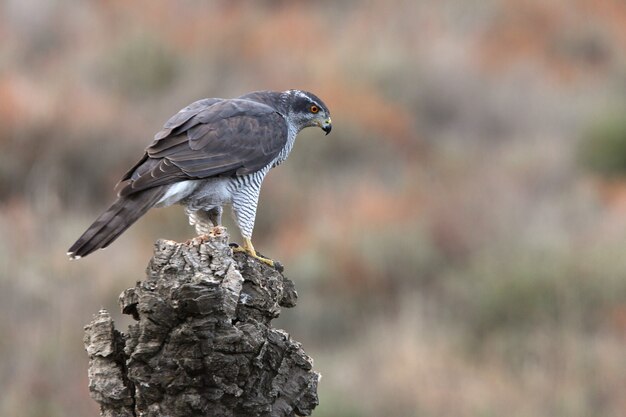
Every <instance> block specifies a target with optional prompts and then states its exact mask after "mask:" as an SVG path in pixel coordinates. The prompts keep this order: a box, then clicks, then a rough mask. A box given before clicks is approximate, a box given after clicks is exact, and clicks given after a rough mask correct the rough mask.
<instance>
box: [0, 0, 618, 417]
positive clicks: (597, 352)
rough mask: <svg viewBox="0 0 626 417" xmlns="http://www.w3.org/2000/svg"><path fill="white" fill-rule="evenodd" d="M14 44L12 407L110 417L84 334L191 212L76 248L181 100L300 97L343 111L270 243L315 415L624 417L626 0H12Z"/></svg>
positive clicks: (5, 309)
mask: <svg viewBox="0 0 626 417" xmlns="http://www.w3.org/2000/svg"><path fill="white" fill-rule="evenodd" d="M0 39H1V40H2V42H0V235H1V236H2V238H1V239H0V317H2V319H0V335H2V337H0V392H2V394H3V395H2V396H0V415H2V416H4V415H7V416H13V415H25V416H33V417H34V416H46V417H48V416H52V417H54V416H66V415H81V416H82V415H96V414H97V409H96V406H95V403H94V402H93V401H91V400H90V399H89V396H88V390H87V375H86V369H87V364H86V355H85V354H84V352H83V347H82V326H83V325H84V324H85V323H87V322H88V321H89V320H90V317H91V314H92V313H94V312H96V310H97V309H98V308H100V307H101V306H102V307H106V308H108V309H109V310H110V311H112V312H113V313H115V312H117V311H118V307H117V305H116V300H117V296H118V294H119V293H120V292H121V291H122V290H123V289H124V288H127V287H128V286H131V285H132V284H133V282H134V281H135V280H136V279H139V278H141V276H142V275H143V271H144V267H145V264H146V262H147V261H148V259H149V257H150V254H151V243H152V242H153V241H154V240H155V239H157V238H160V237H164V238H172V239H179V240H184V239H187V238H189V237H190V236H191V235H192V229H191V228H190V227H189V226H188V225H187V220H186V218H185V216H184V214H183V212H182V210H181V209H180V208H169V209H160V210H154V211H152V212H150V213H149V214H148V215H146V216H145V218H143V219H142V220H140V221H139V222H138V223H137V224H136V225H135V226H133V227H132V228H131V229H130V230H129V231H128V232H126V233H125V234H124V235H123V236H122V237H121V238H120V239H119V240H118V241H116V242H115V243H114V244H113V245H112V246H111V247H110V248H108V249H107V250H106V251H101V252H98V253H95V254H93V255H91V256H89V257H87V258H85V259H82V260H80V261H78V262H72V263H70V262H69V261H68V260H67V259H66V257H65V250H66V249H67V247H69V245H70V244H71V243H72V242H73V240H74V239H75V238H76V237H77V236H78V235H79V234H80V233H81V232H82V231H83V230H84V228H86V227H87V226H88V225H89V223H90V222H91V221H92V220H93V219H94V218H95V217H96V216H97V215H98V214H99V212H100V211H101V210H104V209H105V206H106V204H108V203H110V201H111V200H112V199H113V197H114V191H113V186H114V184H115V183H116V182H117V180H118V179H119V177H120V176H121V175H122V173H123V172H125V170H126V169H127V168H128V167H129V166H130V165H131V164H133V163H134V162H135V161H136V159H137V158H139V157H140V156H141V152H142V150H143V149H144V147H145V146H146V145H147V144H148V143H149V141H150V140H151V137H152V135H153V134H154V133H155V132H156V131H158V130H159V128H160V127H161V125H162V123H163V122H164V121H165V120H167V118H168V117H169V116H170V115H171V114H173V113H174V112H176V111H178V109H180V108H182V107H183V106H185V105H187V104H189V103H190V102H192V101H194V100H197V99H199V98H203V97H214V96H221V97H233V96H237V95H240V94H242V93H245V92H247V91H251V90H255V89H277V90H282V89H287V88H301V89H308V90H311V91H313V92H315V93H316V94H318V95H319V96H320V97H322V98H323V99H324V100H325V102H326V103H327V104H328V106H329V107H330V109H331V112H332V115H333V122H334V128H333V132H332V134H331V135H330V136H328V137H325V136H323V133H322V132H319V131H317V130H313V129H310V130H306V131H304V132H302V134H301V135H300V137H299V139H298V142H297V143H296V145H295V149H294V152H293V154H292V155H291V157H290V158H289V160H288V161H287V162H286V163H285V164H284V165H283V166H281V167H279V168H278V169H277V170H275V171H273V172H272V173H270V175H269V177H268V178H267V180H266V182H265V184H264V189H263V193H262V196H261V203H260V207H259V212H258V217H257V226H256V229H255V236H254V240H255V244H256V246H257V247H258V248H259V249H260V250H261V252H262V253H264V254H266V255H268V256H271V257H273V258H276V259H278V260H280V261H282V262H283V263H284V264H285V265H286V267H287V274H288V275H289V277H290V278H292V279H293V280H294V282H295V283H296V286H297V288H298V291H299V294H300V300H299V305H298V307H297V308H296V309H294V310H292V311H284V313H283V316H282V317H281V318H280V325H281V326H283V327H284V328H285V329H286V330H287V331H289V332H290V333H291V334H292V335H293V336H294V338H296V339H297V340H300V341H302V342H303V344H304V347H305V349H306V350H307V352H308V353H309V354H310V355H311V356H313V357H314V358H315V359H316V363H315V366H316V368H317V369H318V370H320V371H321V373H322V374H323V375H324V378H323V379H322V381H321V384H320V390H321V392H320V398H321V404H320V406H319V409H317V410H316V412H315V414H314V415H316V416H318V417H320V416H335V417H337V416H339V417H356V416H381V415H384V416H390V417H394V416H402V417H407V416H418V415H419V416H455V417H464V416H500V415H513V416H520V417H521V416H538V415H550V416H556V417H558V416H568V417H569V416H587V415H602V416H609V417H611V416H621V415H623V412H624V410H625V409H626V399H625V398H626V397H625V396H624V395H623V387H624V386H626V365H625V364H624V360H623V358H624V348H623V347H624V342H625V340H626V339H625V338H626V284H625V282H626V280H625V279H624V271H626V261H625V260H626V257H624V256H623V253H624V247H625V246H626V237H625V236H626V185H625V183H624V182H623V180H622V177H623V175H622V173H623V170H624V162H623V160H624V155H623V154H624V150H623V149H624V148H625V145H624V143H626V141H625V140H624V137H625V136H624V131H625V130H626V129H625V128H624V123H623V117H621V114H620V113H619V112H617V111H616V110H615V109H620V108H623V107H624V105H625V104H624V99H623V97H624V94H625V92H626V90H625V88H624V72H623V65H624V62H626V51H625V50H624V45H626V4H625V3H624V2H622V1H618V0H581V1H577V2H571V1H566V0H555V1H548V2H547V1H544V0H511V1H500V0H493V1H483V0H469V1H468V0H419V1H404V0H389V1H387V0H386V1H364V2H356V1H349V2H348V1H346V2H329V1H323V2H305V1H261V2H237V1H214V2H199V1H180V2H170V1H165V0H138V1H130V2H129V1H122V0H112V1H107V2H99V1H88V2H85V1H82V2H81V1H77V0H64V1H60V2H48V1H43V0H33V1H29V2H24V1H21V0H7V1H5V2H3V3H1V4H0ZM606 109H613V110H612V111H610V112H608V113H607V110H606ZM616 113H617V114H616ZM615 174H619V175H615ZM229 230H230V232H231V234H232V238H233V240H235V241H237V240H238V239H239V237H238V236H237V232H236V229H235V228H234V227H230V229H229ZM116 319H117V321H118V326H119V327H120V328H122V327H123V325H124V323H127V322H128V318H125V317H122V316H121V315H119V314H118V315H117V316H116Z"/></svg>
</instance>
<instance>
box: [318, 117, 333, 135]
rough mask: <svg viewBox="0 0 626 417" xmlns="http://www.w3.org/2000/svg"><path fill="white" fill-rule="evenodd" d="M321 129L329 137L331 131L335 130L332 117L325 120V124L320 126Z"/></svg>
mask: <svg viewBox="0 0 626 417" xmlns="http://www.w3.org/2000/svg"><path fill="white" fill-rule="evenodd" d="M320 127H321V128H322V130H323V131H324V132H326V135H328V134H329V133H330V131H331V130H333V123H332V120H330V117H328V118H327V119H326V120H324V122H323V123H321V124H320Z"/></svg>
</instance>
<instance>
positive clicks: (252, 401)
mask: <svg viewBox="0 0 626 417" xmlns="http://www.w3.org/2000/svg"><path fill="white" fill-rule="evenodd" d="M296 298H297V293H296V291H295V289H294V286H293V283H292V282H291V281H290V280H289V279H288V278H286V277H285V276H283V275H282V274H281V273H279V272H278V271H276V270H275V269H272V268H270V267H268V266H266V265H264V264H261V263H260V262H258V261H256V260H255V259H253V258H251V257H249V256H247V255H245V254H243V253H235V254H234V256H233V253H232V250H231V248H230V247H229V246H228V236H227V234H226V232H225V230H223V229H222V230H221V231H220V230H218V231H217V232H216V233H215V234H211V235H208V236H205V237H203V238H196V239H193V240H192V241H190V242H187V243H176V242H172V241H167V240H159V241H157V243H156V244H155V251H154V257H153V258H152V259H151V261H150V263H149V264H148V268H147V277H146V279H145V280H144V281H141V282H138V283H137V284H136V286H135V287H134V288H129V289H127V290H126V291H124V292H123V293H122V294H121V295H120V304H121V308H122V312H123V313H125V314H130V315H132V316H133V317H134V318H135V320H136V321H137V322H136V323H134V324H132V325H130V326H129V328H128V330H127V332H126V333H121V332H119V331H118V330H116V329H115V327H114V324H113V321H112V319H111V317H110V315H109V313H108V312H106V311H105V310H101V311H100V312H99V313H98V314H97V315H96V316H95V317H94V319H93V321H92V322H91V323H90V324H89V325H88V326H86V327H85V340H84V342H85V347H86V349H87V353H88V355H89V390H90V392H91V396H92V398H93V399H94V400H96V401H97V402H98V403H99V404H100V407H101V415H102V416H106V417H113V416H116V417H117V416H120V417H121V416H159V417H163V416H171V417H176V416H215V417H222V416H224V417H227V416H228V417H238V416H242V417H243V416H246V417H255V416H259V417H261V416H271V417H279V416H295V415H304V416H306V415H310V414H311V412H312V410H313V409H314V408H315V406H316V405H317V404H318V398H317V383H318V381H319V378H320V376H319V374H318V373H316V372H314V371H313V370H312V364H313V363H312V362H313V361H312V359H311V358H310V357H309V356H307V355H306V353H305V352H304V351H303V350H302V347H301V345H300V343H298V342H296V341H294V340H292V339H291V338H290V337H289V335H288V334H287V333H286V332H285V331H283V330H279V329H274V328H272V326H271V321H272V319H274V318H276V317H278V315H279V313H280V311H281V307H294V306H295V303H296Z"/></svg>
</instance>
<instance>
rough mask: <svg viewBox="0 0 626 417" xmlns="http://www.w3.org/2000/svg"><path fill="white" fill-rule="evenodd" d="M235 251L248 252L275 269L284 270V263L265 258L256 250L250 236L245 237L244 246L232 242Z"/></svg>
mask: <svg viewBox="0 0 626 417" xmlns="http://www.w3.org/2000/svg"><path fill="white" fill-rule="evenodd" d="M231 246H232V249H233V252H244V253H246V254H248V256H251V257H253V258H254V259H256V260H258V261H259V262H262V263H264V264H265V265H268V266H270V267H272V268H274V269H276V270H277V271H278V272H282V271H283V270H284V268H283V266H282V264H281V263H280V262H277V261H274V260H272V259H269V258H265V257H263V256H261V255H259V254H258V253H257V252H256V250H255V249H254V246H252V242H251V241H250V239H249V238H244V243H243V246H239V245H237V244H231Z"/></svg>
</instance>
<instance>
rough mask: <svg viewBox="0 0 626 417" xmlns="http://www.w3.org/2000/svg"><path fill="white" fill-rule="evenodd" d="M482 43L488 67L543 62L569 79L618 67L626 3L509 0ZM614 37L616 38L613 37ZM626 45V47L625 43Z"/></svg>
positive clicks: (625, 25)
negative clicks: (613, 60) (613, 61)
mask: <svg viewBox="0 0 626 417" xmlns="http://www.w3.org/2000/svg"><path fill="white" fill-rule="evenodd" d="M504 5H505V7H502V8H501V9H500V10H499V12H498V13H497V15H496V19H495V24H494V25H492V26H491V27H489V28H488V29H487V30H486V31H485V33H484V35H483V36H482V39H481V42H480V49H481V56H482V59H483V61H484V63H485V64H486V65H487V67H488V68H493V69H494V70H496V71H502V70H504V69H506V68H504V67H508V66H510V65H511V64H513V63H518V64H519V63H533V64H538V65H541V66H542V67H543V68H544V69H545V70H546V71H547V72H548V73H551V74H552V75H553V76H555V77H556V78H557V79H559V80H561V81H565V82H571V81H574V80H576V79H578V78H580V77H585V76H589V75H597V73H598V72H601V73H603V74H605V73H606V71H609V70H610V69H611V68H612V64H613V63H612V62H609V61H610V60H611V59H613V58H615V56H614V55H615V54H614V52H613V51H611V50H610V48H620V49H621V48H622V46H623V45H626V4H625V3H624V2H622V1H619V0H600V1H597V0H583V1H577V2H576V3H575V5H573V4H572V2H569V1H553V2H545V1H541V0H530V1H514V2H504ZM607 40H610V42H607ZM620 45H622V46H620Z"/></svg>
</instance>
